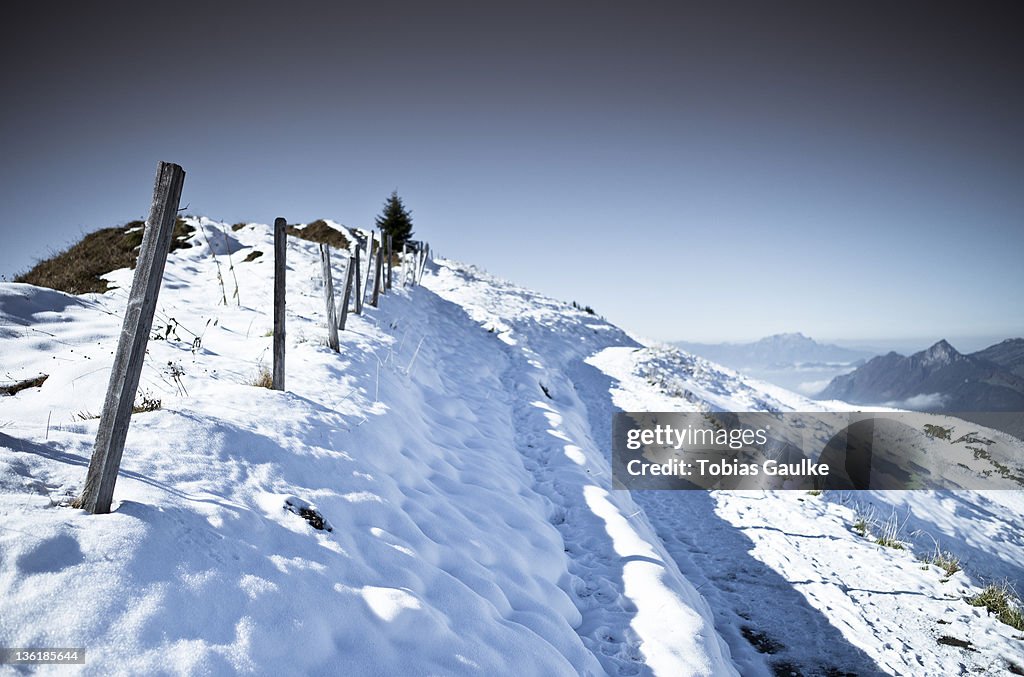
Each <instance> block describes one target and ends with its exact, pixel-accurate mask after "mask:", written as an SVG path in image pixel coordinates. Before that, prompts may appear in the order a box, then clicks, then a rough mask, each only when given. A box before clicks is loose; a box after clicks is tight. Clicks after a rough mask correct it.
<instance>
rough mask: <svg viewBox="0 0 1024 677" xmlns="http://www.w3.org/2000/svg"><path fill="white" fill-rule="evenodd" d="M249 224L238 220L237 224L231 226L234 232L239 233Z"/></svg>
mask: <svg viewBox="0 0 1024 677" xmlns="http://www.w3.org/2000/svg"><path fill="white" fill-rule="evenodd" d="M248 225H249V224H248V223H244V222H238V223H236V224H235V225H233V226H231V230H233V231H234V232H236V233H237V232H238V231H240V230H242V229H243V228H245V227H246V226H248Z"/></svg>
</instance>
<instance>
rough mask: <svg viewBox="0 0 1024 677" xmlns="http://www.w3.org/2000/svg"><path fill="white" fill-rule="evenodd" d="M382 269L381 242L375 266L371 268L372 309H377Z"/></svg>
mask: <svg viewBox="0 0 1024 677" xmlns="http://www.w3.org/2000/svg"><path fill="white" fill-rule="evenodd" d="M383 268H384V243H383V242H381V243H380V244H379V245H377V258H376V265H375V266H374V267H373V299H372V300H371V301H370V305H371V306H373V307H374V308H376V307H377V303H378V302H379V301H380V283H381V281H382V278H383V272H384V271H383Z"/></svg>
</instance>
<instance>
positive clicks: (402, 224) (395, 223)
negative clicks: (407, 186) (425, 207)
mask: <svg viewBox="0 0 1024 677" xmlns="http://www.w3.org/2000/svg"><path fill="white" fill-rule="evenodd" d="M376 223H377V227H378V228H382V229H383V230H384V232H385V233H387V234H388V235H390V236H391V245H392V247H393V251H401V250H402V245H403V244H404V243H405V241H406V240H408V239H409V238H410V237H412V212H410V211H409V210H408V209H406V208H405V205H403V204H402V198H400V197H398V191H397V190H394V191H391V197H389V198H388V199H387V200H385V201H384V212H383V213H382V214H381V215H380V216H378V217H377V221H376Z"/></svg>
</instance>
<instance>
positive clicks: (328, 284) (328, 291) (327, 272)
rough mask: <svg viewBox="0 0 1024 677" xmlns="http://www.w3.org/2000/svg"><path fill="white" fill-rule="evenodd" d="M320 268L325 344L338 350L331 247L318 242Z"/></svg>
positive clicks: (335, 350)
mask: <svg viewBox="0 0 1024 677" xmlns="http://www.w3.org/2000/svg"><path fill="white" fill-rule="evenodd" d="M320 268H321V270H323V277H324V304H325V305H326V306H327V345H328V346H329V347H330V348H331V350H333V351H334V352H338V350H339V348H340V347H339V345H338V318H337V316H336V315H335V307H334V280H333V278H332V277H331V248H330V247H329V246H327V245H326V244H323V243H320Z"/></svg>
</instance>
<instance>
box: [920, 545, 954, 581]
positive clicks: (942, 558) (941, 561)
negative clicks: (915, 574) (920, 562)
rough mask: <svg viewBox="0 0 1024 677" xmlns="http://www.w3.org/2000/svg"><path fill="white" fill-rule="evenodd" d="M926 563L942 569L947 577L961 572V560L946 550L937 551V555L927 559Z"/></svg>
mask: <svg viewBox="0 0 1024 677" xmlns="http://www.w3.org/2000/svg"><path fill="white" fill-rule="evenodd" d="M925 561H926V562H928V564H934V565H935V566H937V567H939V568H940V569H942V570H943V571H944V572H945V573H946V576H947V577H948V576H952V575H953V574H955V573H956V572H958V571H960V558H959V557H957V556H956V555H954V554H953V553H951V552H947V551H945V550H936V551H935V554H933V555H931V556H930V557H928V558H926V559H925Z"/></svg>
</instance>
